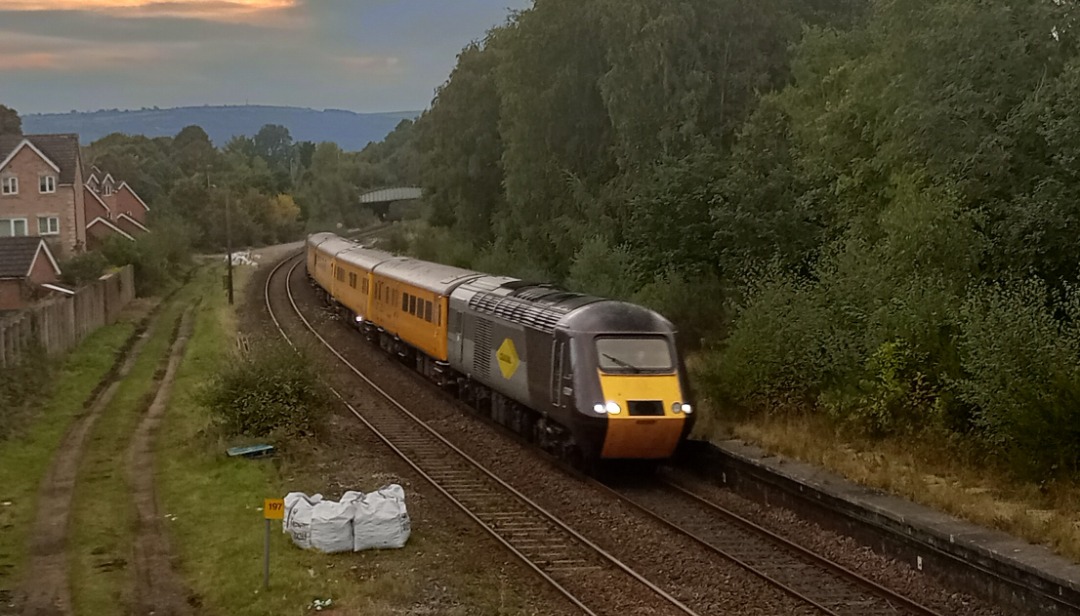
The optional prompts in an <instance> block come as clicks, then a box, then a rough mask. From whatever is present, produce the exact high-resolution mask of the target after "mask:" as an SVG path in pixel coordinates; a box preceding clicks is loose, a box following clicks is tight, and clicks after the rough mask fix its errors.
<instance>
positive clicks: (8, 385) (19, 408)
mask: <svg viewBox="0 0 1080 616" xmlns="http://www.w3.org/2000/svg"><path fill="white" fill-rule="evenodd" d="M52 376H53V367H52V363H51V362H50V361H49V358H48V355H47V354H46V353H45V349H44V348H42V347H40V346H33V347H30V348H28V349H26V350H24V351H23V353H22V357H21V358H20V360H19V363H17V364H15V365H13V366H8V367H6V368H0V441H3V440H4V439H6V438H8V437H10V436H11V435H12V434H14V433H15V431H16V430H18V429H19V428H20V427H21V425H22V424H23V420H24V419H25V417H24V414H25V411H26V409H27V407H28V406H29V405H30V404H31V403H33V402H34V401H35V400H36V399H37V398H38V396H40V395H41V394H42V393H43V392H46V391H48V390H49V384H50V382H51V380H52V379H51V377H52Z"/></svg>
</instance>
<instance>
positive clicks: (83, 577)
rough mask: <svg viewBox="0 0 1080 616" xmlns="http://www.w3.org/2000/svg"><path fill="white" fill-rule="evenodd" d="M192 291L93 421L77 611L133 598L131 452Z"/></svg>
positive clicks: (81, 490) (74, 545)
mask: <svg viewBox="0 0 1080 616" xmlns="http://www.w3.org/2000/svg"><path fill="white" fill-rule="evenodd" d="M189 295H190V294H189V293H187V292H186V289H182V290H181V291H180V292H179V293H178V294H177V296H176V297H175V298H174V299H172V300H170V301H169V303H168V305H166V306H164V307H163V308H162V310H161V313H160V314H159V315H157V317H155V320H156V325H155V327H154V329H153V331H152V332H151V336H150V338H149V339H148V340H147V341H146V345H145V346H144V347H143V350H142V353H141V354H140V355H139V358H138V359H137V360H136V362H135V364H134V365H133V366H132V369H131V372H130V373H129V374H128V376H127V378H125V379H124V381H123V382H122V383H121V384H120V386H119V387H118V388H117V390H116V395H115V396H114V397H113V399H112V402H111V403H110V404H109V406H108V407H107V408H105V409H104V410H103V412H102V414H101V416H100V417H99V418H98V420H97V423H96V424H95V425H94V430H93V433H92V434H91V438H90V440H89V441H88V442H87V446H86V449H85V451H84V453H83V460H82V463H81V465H80V469H79V475H78V480H77V484H76V489H75V497H74V502H73V503H72V512H71V516H72V524H71V529H72V531H71V543H70V545H71V555H72V557H71V585H72V589H71V590H72V601H73V604H74V607H75V613H76V614H87V615H93V614H108V613H112V612H116V611H117V610H118V607H119V606H126V605H130V604H131V601H130V600H131V590H132V589H131V584H130V581H129V580H130V578H131V571H130V567H129V566H128V561H129V559H130V555H131V553H132V550H133V544H132V540H133V533H132V530H133V528H134V525H135V510H134V506H133V501H132V494H131V488H130V483H129V477H128V469H127V464H128V459H127V451H128V447H129V445H130V442H131V438H132V436H133V435H134V432H135V428H136V427H137V426H138V424H139V421H140V420H141V419H142V416H143V414H144V412H145V411H146V409H147V407H148V406H149V404H150V402H151V400H152V399H153V396H154V394H155V393H156V387H155V379H154V377H155V373H156V372H157V371H158V370H159V369H160V368H161V366H162V360H163V359H167V358H168V354H169V348H170V343H171V341H172V334H173V330H174V325H175V322H176V319H177V317H178V316H179V314H180V312H181V311H182V309H183V305H184V304H186V303H187V302H188V301H190V299H191V298H190V296H189Z"/></svg>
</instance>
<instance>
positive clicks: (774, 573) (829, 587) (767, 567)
mask: <svg viewBox="0 0 1080 616" xmlns="http://www.w3.org/2000/svg"><path fill="white" fill-rule="evenodd" d="M593 483H595V485H596V486H597V487H598V488H599V489H601V490H604V491H607V492H609V493H611V494H612V495H613V496H615V497H616V498H618V499H620V500H622V501H623V502H626V503H628V504H629V505H631V506H632V507H634V508H635V509H638V510H639V511H642V512H643V513H645V514H646V515H648V516H650V517H652V518H654V519H656V520H658V521H660V522H661V523H663V524H664V525H666V526H668V527H669V528H671V529H673V530H675V531H676V532H678V533H681V534H683V535H686V536H687V537H689V538H691V539H692V540H694V541H695V542H697V543H699V544H701V545H702V546H705V547H706V548H708V549H709V550H712V551H713V552H716V553H717V554H720V555H721V556H723V557H724V558H726V559H728V560H731V561H732V562H735V563H736V564H738V565H740V566H742V567H744V568H745V569H746V570H748V571H750V572H751V573H753V574H754V575H756V576H758V577H760V578H761V579H763V580H765V581H766V582H768V583H770V584H772V585H773V586H776V587H777V588H779V589H781V590H783V591H784V592H785V593H787V594H789V595H791V596H792V597H794V598H796V599H798V600H799V601H801V602H803V603H806V604H808V605H812V606H813V607H815V608H816V609H817V610H818V611H820V612H821V613H823V614H828V615H830V616H940V615H939V614H938V613H937V612H935V611H933V610H931V609H929V608H927V607H925V606H922V605H919V604H918V603H915V602H913V601H911V600H910V599H907V598H906V597H904V596H902V595H899V594H897V593H895V592H893V591H891V590H889V589H888V588H885V587H884V586H881V585H879V584H877V583H875V582H873V581H872V580H869V579H866V578H865V577H863V576H861V575H859V574H858V573H856V572H854V571H851V570H849V569H846V568H844V567H842V566H840V565H838V564H836V563H834V562H832V561H830V560H828V559H826V558H824V557H822V556H820V555H818V554H816V553H814V552H811V551H810V550H807V549H805V548H803V547H802V546H800V545H798V544H795V543H793V542H791V541H789V540H787V539H785V538H783V537H781V536H779V535H777V534H775V533H773V532H772V531H770V530H768V529H766V528H764V527H762V526H760V525H758V524H755V523H754V522H752V521H750V520H748V519H746V518H744V517H742V516H740V515H738V514H737V513H734V512H732V511H730V510H728V509H726V508H725V507H723V506H721V505H719V504H717V503H714V502H712V501H710V500H708V499H705V498H702V497H701V496H698V495H697V494H694V493H693V492H691V491H689V490H687V489H686V488H683V487H681V486H679V485H678V484H676V483H672V482H671V481H669V480H667V479H657V480H656V481H652V482H649V484H648V485H637V486H633V487H625V486H623V487H619V486H612V485H607V484H603V483H600V482H595V481H594V482H593Z"/></svg>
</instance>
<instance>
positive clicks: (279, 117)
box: [22, 105, 420, 151]
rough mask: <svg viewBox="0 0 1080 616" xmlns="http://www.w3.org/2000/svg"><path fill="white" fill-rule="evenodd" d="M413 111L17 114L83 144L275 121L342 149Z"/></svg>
mask: <svg viewBox="0 0 1080 616" xmlns="http://www.w3.org/2000/svg"><path fill="white" fill-rule="evenodd" d="M419 115H420V112H418V111H393V112H388V113H354V112H352V111H344V110H341V109H327V110H325V111H319V110H317V109H305V108H301V107H270V106H262V105H244V106H238V105H237V106H217V107H210V106H207V107H176V108H173V109H156V108H155V109H140V110H132V111H121V110H117V109H110V110H104V111H91V112H85V113H84V112H72V113H42V114H28V115H24V116H22V122H23V132H26V133H78V134H79V140H80V141H81V142H82V143H83V145H86V144H89V143H91V142H93V141H96V140H97V139H100V138H101V137H104V136H105V135H109V134H112V133H127V134H129V135H146V136H147V137H172V136H174V135H176V133H178V132H180V129H182V128H184V127H185V126H190V125H192V124H197V125H199V126H201V127H202V128H203V130H205V131H206V133H207V134H208V135H210V139H212V140H213V142H214V144H215V145H218V146H222V145H225V143H226V142H227V141H228V140H229V139H230V138H232V137H234V136H236V135H248V136H252V135H254V134H255V133H257V132H259V129H260V128H262V127H263V125H265V124H280V125H282V126H285V127H287V128H288V129H289V133H291V134H292V137H293V139H295V140H296V141H314V142H322V141H332V142H334V143H337V144H338V145H339V146H341V148H342V149H345V150H350V151H352V150H360V149H363V147H364V146H366V145H367V144H368V143H370V142H372V141H382V139H383V138H384V137H386V135H388V134H389V133H390V131H392V130H394V127H395V126H397V125H398V123H400V122H401V121H402V120H404V119H415V118H416V117H417V116H419Z"/></svg>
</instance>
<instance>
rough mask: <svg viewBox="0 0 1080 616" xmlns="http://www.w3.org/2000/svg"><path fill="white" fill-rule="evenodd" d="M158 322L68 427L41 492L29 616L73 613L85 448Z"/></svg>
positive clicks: (27, 588) (25, 609) (143, 329)
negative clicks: (76, 500) (76, 508)
mask: <svg viewBox="0 0 1080 616" xmlns="http://www.w3.org/2000/svg"><path fill="white" fill-rule="evenodd" d="M155 326H156V321H155V315H154V314H151V316H149V317H147V321H145V322H144V323H143V324H142V325H140V328H139V330H138V331H137V333H136V337H135V339H134V343H133V344H132V345H131V346H130V347H129V348H128V349H127V350H126V351H124V352H122V353H121V355H120V356H119V357H118V358H117V359H118V364H119V365H118V367H115V368H114V370H113V371H111V372H110V373H109V375H108V376H106V378H105V380H104V381H103V383H108V384H107V385H105V386H104V387H101V388H99V389H98V390H97V391H96V395H95V397H92V398H91V401H90V402H89V403H88V405H87V406H88V410H87V412H86V413H85V414H84V415H83V416H82V417H80V418H78V419H77V420H75V423H73V424H72V425H71V427H69V428H68V430H67V432H66V433H65V434H64V439H63V441H61V443H60V447H59V448H58V449H57V450H56V454H55V457H54V458H53V461H52V465H51V466H50V467H49V472H48V473H47V474H46V475H45V479H44V480H43V481H42V484H41V488H40V490H39V491H38V502H37V513H36V514H35V519H34V526H33V529H32V531H31V533H32V534H31V540H30V562H29V563H28V567H27V573H26V576H25V578H24V579H23V582H22V588H21V590H20V592H19V593H18V595H17V596H18V597H19V598H20V600H19V601H18V604H21V605H22V609H21V613H23V614H26V615H28V616H66V615H69V614H71V613H72V609H71V583H70V579H69V573H70V558H69V554H68V549H67V548H68V534H69V530H70V528H69V522H70V517H71V502H72V498H73V496H74V494H75V480H76V477H77V475H78V472H79V462H80V461H81V460H82V455H83V449H84V447H85V445H86V439H87V436H89V434H90V432H91V431H92V429H93V427H94V423H95V422H96V421H97V419H98V417H100V416H101V413H102V411H104V410H105V409H106V408H108V406H109V404H110V403H111V402H112V399H113V397H114V396H115V395H116V390H117V389H119V387H120V384H121V383H122V382H123V381H124V379H125V378H126V377H127V375H128V374H129V373H130V372H131V369H132V367H133V366H134V365H135V361H136V360H137V359H138V358H139V354H140V353H141V352H142V349H143V346H145V344H146V341H147V340H149V339H150V336H151V334H152V333H153V330H154V327H155Z"/></svg>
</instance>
